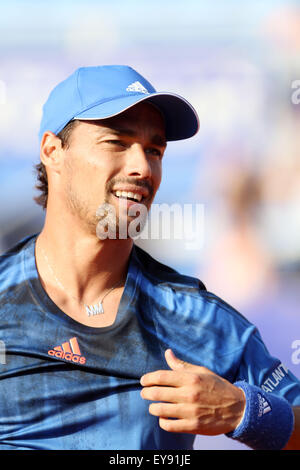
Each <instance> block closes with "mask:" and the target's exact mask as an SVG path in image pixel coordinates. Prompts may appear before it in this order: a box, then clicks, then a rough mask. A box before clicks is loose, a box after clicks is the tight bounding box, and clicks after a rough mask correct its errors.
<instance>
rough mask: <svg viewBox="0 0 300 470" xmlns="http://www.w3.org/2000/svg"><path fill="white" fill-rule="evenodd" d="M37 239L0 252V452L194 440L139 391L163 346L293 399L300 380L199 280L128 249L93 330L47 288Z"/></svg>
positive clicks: (167, 445) (179, 445) (169, 445)
mask: <svg viewBox="0 0 300 470" xmlns="http://www.w3.org/2000/svg"><path fill="white" fill-rule="evenodd" d="M35 241H36V235H34V236H31V237H27V238H26V239H24V240H22V241H21V242H19V243H18V245H17V246H15V247H14V248H13V249H11V250H10V251H9V252H7V253H6V254H4V255H2V256H1V257H0V340H1V341H2V342H3V343H1V344H2V345H5V361H3V360H2V361H1V362H5V363H4V364H3V363H1V362H0V379H1V386H0V450H1V449H50V450H51V449H52V450H54V449H68V450H69V449H82V450H92V449H97V450H105V449H110V450H111V449H114V450H122V449H192V447H193V442H194V438H195V436H193V435H191V434H183V433H182V434H180V433H178V434H174V433H168V432H166V431H164V430H162V429H161V428H160V427H159V426H158V418H157V417H154V416H152V415H150V414H149V412H148V406H149V401H148V400H143V399H142V398H141V397H140V390H141V386H140V382H139V381H140V377H141V376H142V375H143V374H145V373H147V372H150V371H154V370H158V369H169V368H168V366H167V364H166V362H165V359H164V352H165V350H166V349H167V348H172V349H173V351H174V353H175V354H176V355H177V356H178V357H179V358H181V359H183V360H185V361H188V362H190V363H193V364H198V365H203V366H205V367H207V368H209V369H211V370H212V371H214V372H215V373H217V374H219V375H220V376H222V377H224V378H225V379H227V380H229V381H230V382H234V381H236V380H246V381H247V382H249V383H250V384H255V385H259V386H261V387H263V388H264V387H265V389H266V391H268V392H270V393H275V394H278V395H280V396H282V397H285V398H286V399H287V400H288V401H289V402H290V403H291V404H294V405H299V404H300V383H299V381H298V380H297V379H296V377H294V376H293V375H292V374H291V373H290V372H289V371H287V369H286V368H285V366H284V365H283V364H281V362H280V360H278V359H277V358H274V357H272V356H271V355H270V354H269V352H268V351H267V349H266V347H265V345H264V343H263V342H262V340H261V338H260V335H259V333H258V331H257V329H256V328H255V326H254V325H252V324H251V323H249V322H248V321H247V320H246V319H245V318H244V317H243V316H242V315H240V314H239V313H238V312H236V311H235V310H234V309H233V308H232V307H230V306H229V305H227V304H226V303H225V302H223V301H222V300H221V299H219V298H218V297H216V296H215V295H214V294H212V293H209V292H207V291H206V289H205V287H204V286H203V284H202V283H201V282H200V281H199V280H198V279H196V278H192V277H188V276H183V275H180V274H179V273H177V272H176V271H174V270H173V269H171V268H169V267H167V266H164V265H163V264H161V263H159V262H158V261H156V260H154V259H153V258H152V257H151V256H150V255H148V254H147V253H146V252H144V251H143V250H141V249H140V248H138V247H134V248H133V249H132V252H131V256H130V263H129V269H128V274H127V279H126V284H125V288H124V292H123V295H122V298H121V302H120V305H119V309H118V314H117V317H116V320H115V322H114V324H113V325H111V326H108V327H104V328H92V327H89V326H85V325H82V324H81V323H79V322H77V321H75V320H74V319H72V318H70V317H69V316H68V315H66V314H65V313H64V312H63V311H61V310H60V309H59V308H58V307H57V306H56V305H55V304H54V302H53V301H52V300H51V299H50V297H49V296H48V295H47V293H46V292H45V290H44V289H43V287H42V285H41V283H40V280H39V276H38V272H37V268H36V263H35Z"/></svg>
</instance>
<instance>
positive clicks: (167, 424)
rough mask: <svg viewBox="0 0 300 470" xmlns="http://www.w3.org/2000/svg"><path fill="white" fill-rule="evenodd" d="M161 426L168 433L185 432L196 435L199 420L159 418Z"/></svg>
mask: <svg viewBox="0 0 300 470" xmlns="http://www.w3.org/2000/svg"><path fill="white" fill-rule="evenodd" d="M158 422H159V426H160V427H161V428H162V429H164V430H165V431H168V432H184V433H191V434H195V430H196V429H197V428H198V424H199V423H198V420H196V419H189V418H184V419H167V418H159V421H158Z"/></svg>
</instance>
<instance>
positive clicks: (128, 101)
mask: <svg viewBox="0 0 300 470" xmlns="http://www.w3.org/2000/svg"><path fill="white" fill-rule="evenodd" d="M142 101H149V102H151V103H153V104H154V105H155V106H156V107H157V108H158V109H159V110H160V111H161V113H162V115H163V117H164V119H165V125H166V139H167V141H172V140H182V139H188V138H189V137H192V136H193V135H195V134H196V133H197V132H198V130H199V128H200V123H199V118H198V115H197V112H196V111H195V109H194V108H193V106H192V105H191V104H190V103H189V102H188V101H187V100H185V99H184V98H182V97H181V96H179V95H176V94H174V93H162V92H160V93H159V92H158V93H149V94H147V95H144V96H141V94H140V93H139V94H130V95H129V96H124V97H120V98H117V99H114V100H110V101H107V102H104V103H101V104H97V105H95V106H93V107H91V108H89V109H87V110H85V111H83V112H82V113H80V114H78V115H76V116H74V118H73V119H82V120H89V119H91V120H98V119H107V118H110V117H113V116H117V115H118V114H121V113H123V112H124V111H126V110H127V109H129V108H132V107H133V106H134V105H136V104H138V103H140V102H142Z"/></svg>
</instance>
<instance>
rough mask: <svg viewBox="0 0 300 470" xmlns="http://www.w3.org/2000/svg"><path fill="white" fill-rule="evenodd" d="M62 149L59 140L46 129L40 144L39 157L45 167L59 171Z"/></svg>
mask: <svg viewBox="0 0 300 470" xmlns="http://www.w3.org/2000/svg"><path fill="white" fill-rule="evenodd" d="M62 151H63V149H62V145H61V140H60V139H59V138H58V137H57V136H56V135H55V134H53V132H50V131H46V132H45V133H44V135H43V137H42V140H41V146H40V159H41V162H43V164H44V165H45V167H47V168H51V169H52V170H54V171H55V172H57V173H59V170H60V166H61V163H62Z"/></svg>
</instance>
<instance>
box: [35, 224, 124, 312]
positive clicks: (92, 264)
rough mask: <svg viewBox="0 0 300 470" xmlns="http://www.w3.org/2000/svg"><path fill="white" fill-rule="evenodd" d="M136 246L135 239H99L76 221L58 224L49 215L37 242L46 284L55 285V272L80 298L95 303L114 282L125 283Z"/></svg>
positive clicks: (38, 263)
mask: <svg viewBox="0 0 300 470" xmlns="http://www.w3.org/2000/svg"><path fill="white" fill-rule="evenodd" d="M132 245H133V242H132V240H131V239H125V240H109V239H107V240H99V238H98V237H97V235H96V234H95V235H93V234H91V233H88V232H85V231H83V230H77V229H76V227H74V224H73V225H72V224H70V223H67V224H66V223H65V224H64V223H61V224H60V223H56V224H55V225H54V224H52V223H51V221H50V220H49V218H48V217H47V216H46V220H45V225H44V228H43V230H42V231H41V233H40V235H39V236H38V239H37V243H36V261H37V267H38V271H39V274H40V277H41V278H42V281H43V282H44V283H45V284H47V282H50V283H52V284H55V282H56V280H55V278H54V276H53V274H54V275H55V276H56V278H57V279H58V280H59V281H60V283H61V284H62V285H63V286H64V288H65V290H66V292H69V293H72V296H73V297H76V298H77V299H78V301H82V302H85V303H94V302H95V301H96V300H97V299H99V297H101V294H102V293H103V292H105V291H107V290H108V289H110V288H111V287H112V286H113V285H114V284H116V283H118V282H119V281H120V284H121V285H124V283H125V279H126V274H127V270H128V261H129V256H130V253H131V249H132ZM43 253H45V254H46V257H47V258H46V259H45V256H44V255H43Z"/></svg>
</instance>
